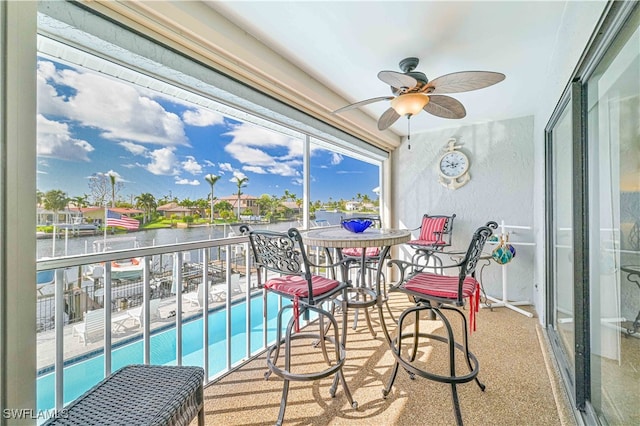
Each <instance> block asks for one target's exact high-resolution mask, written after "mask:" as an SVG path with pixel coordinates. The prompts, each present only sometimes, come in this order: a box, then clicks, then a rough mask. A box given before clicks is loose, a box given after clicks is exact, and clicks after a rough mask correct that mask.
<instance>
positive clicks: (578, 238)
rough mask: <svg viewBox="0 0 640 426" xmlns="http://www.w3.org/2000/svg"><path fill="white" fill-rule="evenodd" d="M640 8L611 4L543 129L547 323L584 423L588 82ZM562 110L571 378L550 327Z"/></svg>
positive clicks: (591, 419) (587, 413)
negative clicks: (569, 206)
mask: <svg viewBox="0 0 640 426" xmlns="http://www.w3.org/2000/svg"><path fill="white" fill-rule="evenodd" d="M637 7H640V6H639V3H638V2H631V1H625V2H618V1H610V2H609V4H608V5H607V7H606V8H605V10H604V12H603V17H602V18H601V20H600V22H599V24H598V26H597V27H596V29H595V31H594V33H593V34H594V35H593V37H592V39H591V40H590V43H589V45H588V46H587V49H586V50H585V53H584V54H583V56H582V58H581V60H580V62H579V63H578V65H577V67H576V69H575V71H574V73H573V75H572V78H571V79H570V83H569V84H568V85H567V87H566V88H565V91H564V93H563V95H562V97H561V98H560V101H559V102H558V104H557V106H556V108H555V110H554V112H553V114H552V115H551V118H550V119H549V122H548V123H547V126H546V127H545V215H546V218H545V225H546V233H545V240H546V244H545V261H546V275H545V280H546V295H547V296H546V306H545V307H546V312H547V315H546V323H545V326H546V328H547V332H548V335H549V339H550V342H551V347H552V350H553V354H554V357H555V358H556V360H557V362H558V364H559V366H560V373H561V376H562V378H563V381H564V384H565V387H566V388H567V390H568V393H569V395H570V401H571V403H572V405H573V406H574V407H575V408H576V409H577V410H579V411H580V413H581V414H582V417H583V420H584V421H585V422H586V423H587V424H599V422H598V420H597V416H596V415H595V410H594V409H593V407H592V405H591V367H590V365H591V364H590V362H591V361H590V360H591V341H590V313H589V309H590V302H589V300H590V299H589V298H590V290H589V289H590V281H589V237H590V228H589V217H588V213H589V198H588V190H589V187H588V184H589V175H588V166H589V158H588V139H587V136H588V135H587V124H588V123H587V82H588V81H589V78H590V77H591V76H592V75H593V72H594V70H595V69H596V67H597V65H598V64H599V63H600V61H601V60H602V59H603V58H604V56H605V54H606V53H607V51H608V49H609V48H610V47H611V45H612V43H613V42H614V39H615V38H616V36H617V35H618V34H619V33H620V31H621V29H622V28H623V26H624V25H625V23H626V22H627V20H628V19H629V18H630V17H631V15H632V14H633V13H634V11H635V9H636V8H637ZM566 108H571V109H572V129H573V132H572V148H573V173H574V175H573V180H572V185H573V200H572V201H573V214H572V220H573V224H572V228H573V230H574V232H573V245H574V246H573V259H574V266H573V273H574V283H573V286H574V332H575V348H574V351H575V355H574V365H575V370H574V374H572V373H571V370H570V368H569V366H570V363H569V362H568V360H567V358H566V354H565V352H564V350H563V349H562V345H561V342H560V340H559V337H558V335H557V333H556V332H555V330H554V328H553V324H554V322H555V311H554V306H555V300H554V294H555V293H554V288H553V270H554V269H553V268H554V261H553V243H554V239H553V226H554V223H553V208H554V206H553V183H554V182H553V179H552V171H553V169H552V166H553V158H552V153H553V150H552V148H553V146H552V141H553V137H552V136H553V131H554V128H555V126H556V124H557V123H558V120H559V118H560V117H561V115H562V113H563V112H564V111H565V109H566Z"/></svg>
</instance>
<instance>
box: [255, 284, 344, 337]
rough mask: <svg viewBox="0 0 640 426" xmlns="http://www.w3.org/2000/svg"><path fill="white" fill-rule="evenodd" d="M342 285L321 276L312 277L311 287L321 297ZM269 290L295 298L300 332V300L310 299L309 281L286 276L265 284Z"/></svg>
mask: <svg viewBox="0 0 640 426" xmlns="http://www.w3.org/2000/svg"><path fill="white" fill-rule="evenodd" d="M339 285H340V283H339V282H338V281H336V280H332V279H329V278H325V277H321V276H319V275H312V276H311V287H312V291H313V295H314V296H320V295H321V294H324V293H326V292H328V291H331V290H333V289H334V288H336V287H338V286H339ZM264 286H265V288H266V289H267V290H274V291H278V292H280V293H283V294H289V295H291V296H293V316H294V317H295V331H296V332H298V331H300V322H299V317H300V307H299V298H300V297H309V285H308V284H307V280H305V279H304V278H302V277H301V276H300V275H285V276H282V277H275V278H271V279H270V280H269V281H267V282H266V283H265V285H264Z"/></svg>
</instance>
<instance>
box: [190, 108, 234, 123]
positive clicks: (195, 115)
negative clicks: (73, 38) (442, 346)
mask: <svg viewBox="0 0 640 426" xmlns="http://www.w3.org/2000/svg"><path fill="white" fill-rule="evenodd" d="M182 119H183V120H184V122H185V123H187V124H189V125H191V126H198V127H206V126H214V125H216V124H224V117H223V116H222V114H219V113H217V112H213V111H209V110H207V109H197V110H195V111H193V110H187V111H185V112H184V113H183V114H182Z"/></svg>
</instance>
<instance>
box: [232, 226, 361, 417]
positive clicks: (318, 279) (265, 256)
mask: <svg viewBox="0 0 640 426" xmlns="http://www.w3.org/2000/svg"><path fill="white" fill-rule="evenodd" d="M240 232H241V233H242V234H243V235H248V236H249V243H250V246H251V251H252V253H253V261H254V264H253V266H255V268H256V270H257V274H256V275H257V279H258V287H259V288H262V289H264V297H265V298H266V297H267V293H274V294H277V295H279V296H281V297H282V298H284V299H288V300H291V301H292V303H291V304H286V303H283V304H282V308H280V310H279V311H278V315H277V328H276V340H275V343H273V344H272V345H271V346H270V347H269V349H268V350H267V354H266V358H267V367H268V369H269V370H268V371H267V373H266V374H265V379H268V378H269V376H270V375H271V373H274V374H276V375H277V376H280V377H282V378H283V379H284V386H283V389H282V398H281V399H280V412H279V414H278V420H277V421H276V424H277V425H281V424H282V422H283V421H284V414H285V409H286V406H287V396H288V393H289V382H290V381H301V382H306V381H310V380H317V379H322V378H324V377H328V376H332V375H333V376H334V380H333V384H332V385H331V387H330V389H329V393H330V395H331V397H334V396H335V393H336V389H337V387H338V382H342V387H343V389H344V393H345V395H346V397H347V400H348V401H349V403H350V404H351V406H352V407H353V408H354V409H355V408H357V407H358V403H357V402H355V401H354V400H353V398H352V396H351V392H350V391H349V388H348V387H347V383H346V380H345V378H344V373H343V372H342V367H343V365H344V362H345V359H346V351H345V349H344V347H345V336H346V323H347V306H346V303H345V302H342V332H341V333H340V330H339V328H338V323H337V321H336V319H335V318H334V316H333V313H332V312H330V311H328V310H326V309H325V308H324V307H323V303H324V302H328V303H327V305H328V306H329V307H331V306H333V304H334V303H335V301H336V297H337V296H339V295H341V296H342V300H343V301H344V300H346V290H347V287H348V283H347V282H346V281H345V280H341V281H339V280H337V279H335V277H336V274H335V273H334V271H335V270H339V271H340V270H342V267H343V266H344V265H343V264H342V263H335V264H323V265H315V264H313V263H311V262H310V261H309V258H308V256H307V253H306V251H305V247H304V244H302V236H301V235H300V232H299V231H298V230H297V229H295V228H291V229H289V230H288V231H287V232H273V231H262V230H250V229H249V227H248V226H246V225H242V226H241V227H240ZM326 258H327V259H329V258H330V257H328V256H326ZM316 268H323V269H325V270H327V271H328V272H329V273H330V274H331V277H329V278H326V277H322V276H319V275H314V274H312V272H311V271H313V270H316ZM270 272H271V273H273V276H270V277H268V278H267V274H268V273H270ZM264 306H265V307H266V306H267V304H266V303H265V305H264ZM289 310H292V311H293V312H292V315H291V318H290V319H289V320H288V323H287V326H286V329H285V332H284V337H283V335H282V334H283V325H282V324H283V315H284V313H285V312H288V311H289ZM331 311H333V309H331ZM309 313H314V314H316V318H313V320H311V315H309ZM265 315H268V313H267V312H265ZM300 317H304V318H306V319H309V320H310V322H309V324H308V325H307V326H306V327H304V328H302V327H300ZM325 321H328V322H329V325H328V326H325ZM314 323H315V324H314ZM314 325H317V329H314V328H313V327H314ZM316 330H317V331H316ZM294 339H308V340H309V341H310V342H312V343H313V344H309V345H308V346H307V347H308V349H309V351H317V350H318V348H319V349H320V350H321V354H322V356H323V358H324V361H325V362H326V364H327V368H325V369H324V370H322V371H317V372H304V373H302V372H296V371H294V370H295V368H296V367H297V365H296V363H292V361H291V358H292V356H293V355H292V343H291V342H292V341H293V340H294ZM328 347H330V348H331V349H333V351H327V348H328ZM281 351H282V352H284V355H283V358H284V362H280V363H279V362H278V361H279V356H280V352H281ZM330 352H333V356H330ZM282 364H284V365H282ZM298 364H299V363H298ZM298 367H299V365H298Z"/></svg>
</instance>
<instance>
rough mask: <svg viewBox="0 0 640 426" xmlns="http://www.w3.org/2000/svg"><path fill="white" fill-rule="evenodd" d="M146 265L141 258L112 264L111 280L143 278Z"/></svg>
mask: <svg viewBox="0 0 640 426" xmlns="http://www.w3.org/2000/svg"><path fill="white" fill-rule="evenodd" d="M143 265H144V263H143V262H142V258H141V257H132V258H130V259H123V260H118V261H113V262H111V279H114V280H123V281H124V280H135V279H138V278H140V277H141V276H142V268H143Z"/></svg>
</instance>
